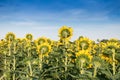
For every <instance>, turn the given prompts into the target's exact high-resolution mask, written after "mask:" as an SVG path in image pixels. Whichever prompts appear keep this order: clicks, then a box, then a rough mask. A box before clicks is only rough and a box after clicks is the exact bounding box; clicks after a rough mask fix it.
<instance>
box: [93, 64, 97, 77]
mask: <svg viewBox="0 0 120 80" xmlns="http://www.w3.org/2000/svg"><path fill="white" fill-rule="evenodd" d="M96 75H97V66H95V67H94V73H93V77H94V78H95V77H96Z"/></svg>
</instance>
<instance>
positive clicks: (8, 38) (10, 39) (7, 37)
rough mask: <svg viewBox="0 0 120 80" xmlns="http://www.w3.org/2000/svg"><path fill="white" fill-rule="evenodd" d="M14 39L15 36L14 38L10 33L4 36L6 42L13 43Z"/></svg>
mask: <svg viewBox="0 0 120 80" xmlns="http://www.w3.org/2000/svg"><path fill="white" fill-rule="evenodd" d="M15 38H16V36H15V34H14V33H12V32H8V33H7V34H6V36H5V39H6V40H7V41H13V40H14V39H15Z"/></svg>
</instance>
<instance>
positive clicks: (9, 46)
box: [7, 39, 11, 80]
mask: <svg viewBox="0 0 120 80" xmlns="http://www.w3.org/2000/svg"><path fill="white" fill-rule="evenodd" d="M8 50H9V53H8V55H9V57H10V56H11V42H10V39H9V44H8ZM10 63H11V60H9V61H8V71H9V72H8V75H7V79H8V80H10Z"/></svg>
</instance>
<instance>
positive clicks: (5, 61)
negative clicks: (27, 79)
mask: <svg viewBox="0 0 120 80" xmlns="http://www.w3.org/2000/svg"><path fill="white" fill-rule="evenodd" d="M6 65H7V60H6V53H5V59H4V70H5V72H4V78H5V80H6V69H7V67H6ZM0 80H1V79H0Z"/></svg>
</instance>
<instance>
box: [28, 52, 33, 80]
mask: <svg viewBox="0 0 120 80" xmlns="http://www.w3.org/2000/svg"><path fill="white" fill-rule="evenodd" d="M30 57H31V55H30V52H29V50H28V58H30ZM28 67H29V70H30V71H29V75H30V76H33V71H32V65H31V61H30V60H29V61H28ZM30 80H32V78H30Z"/></svg>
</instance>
